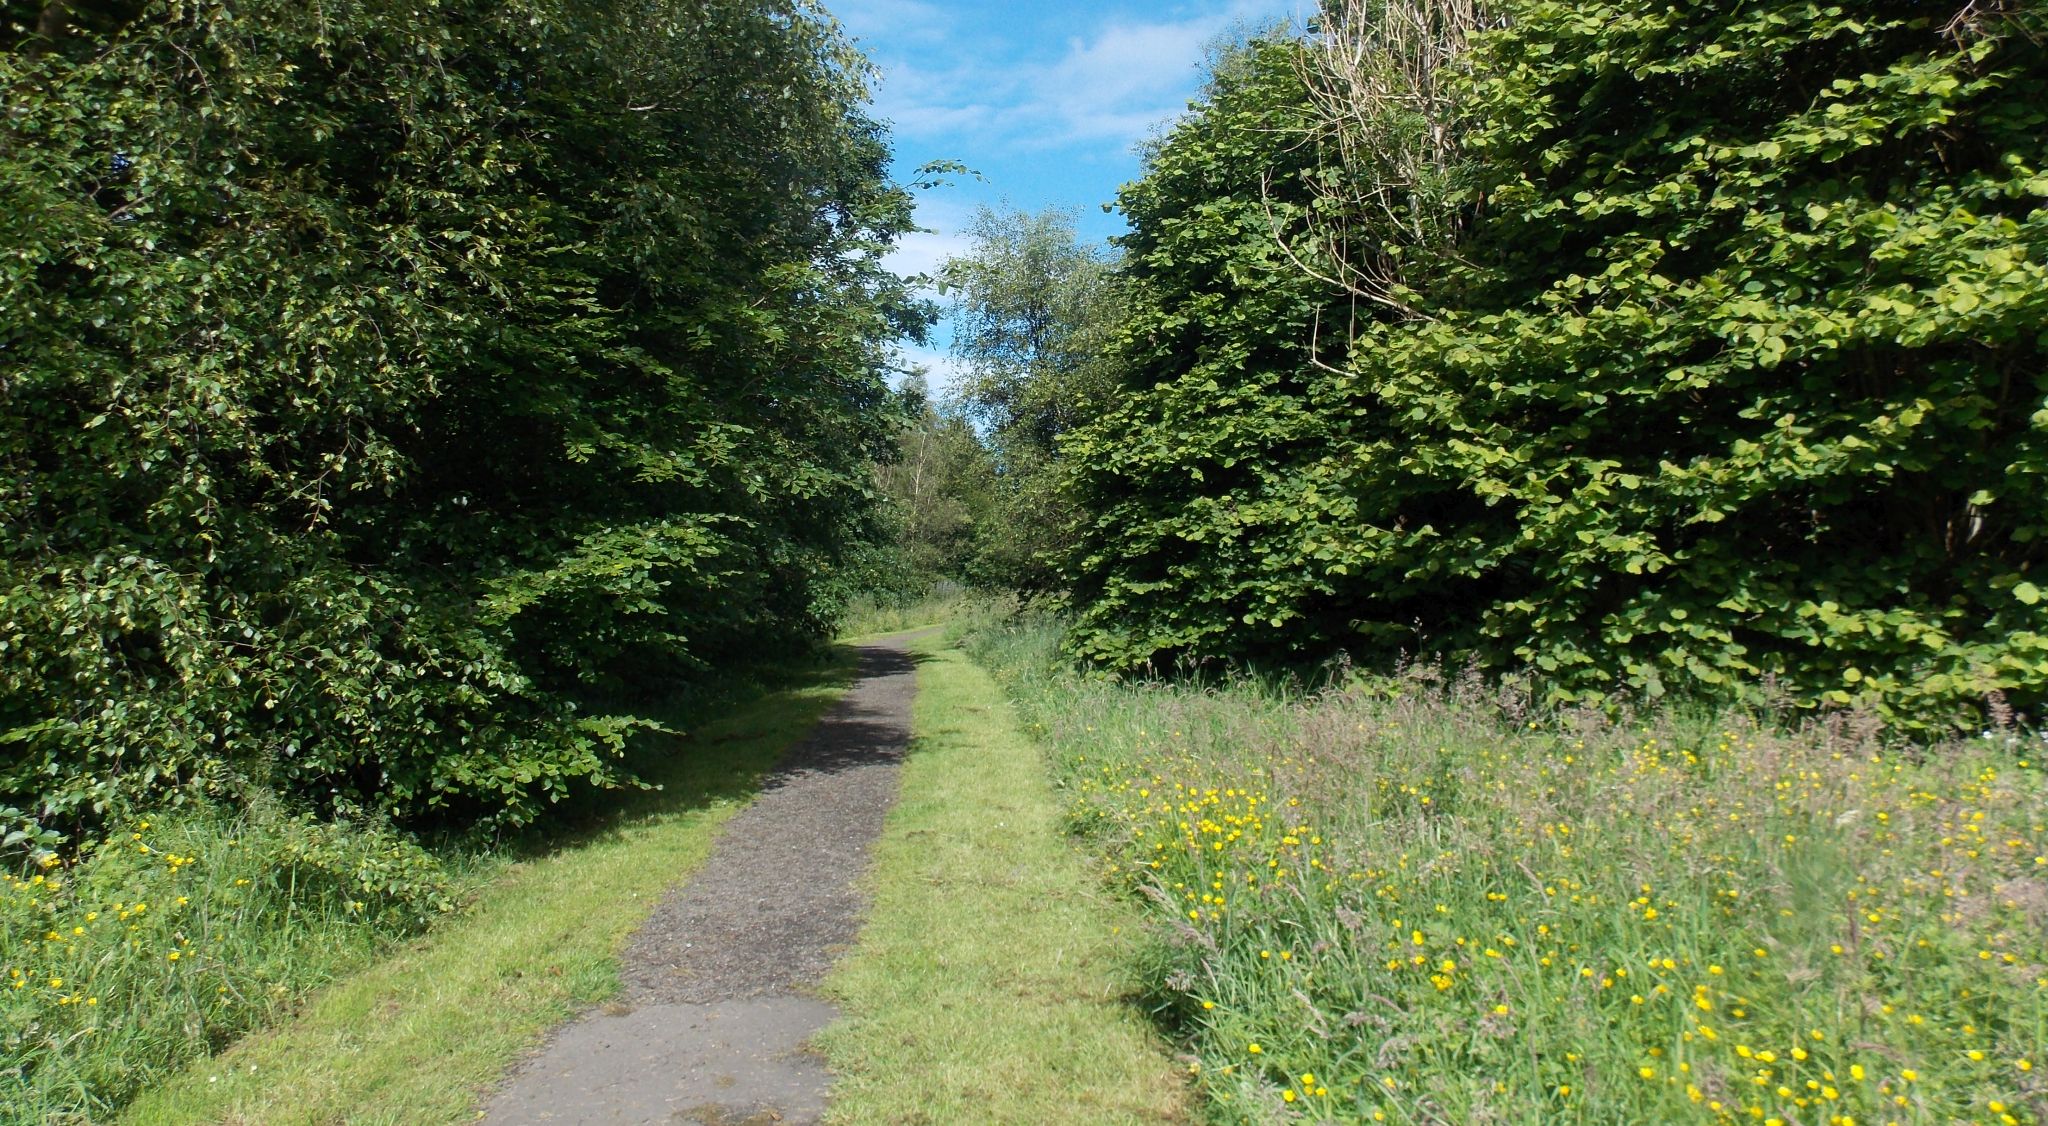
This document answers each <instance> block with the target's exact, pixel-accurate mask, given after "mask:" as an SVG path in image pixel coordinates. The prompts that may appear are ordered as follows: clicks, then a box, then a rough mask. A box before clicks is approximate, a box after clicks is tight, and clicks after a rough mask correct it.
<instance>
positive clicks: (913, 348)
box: [894, 344, 965, 399]
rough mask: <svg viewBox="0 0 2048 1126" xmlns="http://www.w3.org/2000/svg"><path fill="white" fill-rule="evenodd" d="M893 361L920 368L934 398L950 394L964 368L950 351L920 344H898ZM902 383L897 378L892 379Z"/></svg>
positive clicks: (907, 366)
mask: <svg viewBox="0 0 2048 1126" xmlns="http://www.w3.org/2000/svg"><path fill="white" fill-rule="evenodd" d="M894 362H895V363H896V365H897V366H898V367H900V368H904V369H913V368H916V369H922V370H923V371H924V378H925V383H926V386H928V387H929V388H930V390H931V395H932V397H933V398H935V399H939V398H944V397H946V396H948V395H951V394H952V393H953V392H954V391H956V390H958V389H959V387H960V383H961V379H962V376H963V374H964V372H965V368H964V367H963V366H962V365H961V363H960V361H959V360H957V359H955V358H953V355H952V354H951V353H950V352H946V351H943V350H941V349H938V348H929V347H925V346H924V345H921V344H898V345H897V346H896V354H895V357H894ZM894 382H895V383H896V385H897V386H901V385H902V380H901V379H900V378H899V379H897V380H895V381H894Z"/></svg>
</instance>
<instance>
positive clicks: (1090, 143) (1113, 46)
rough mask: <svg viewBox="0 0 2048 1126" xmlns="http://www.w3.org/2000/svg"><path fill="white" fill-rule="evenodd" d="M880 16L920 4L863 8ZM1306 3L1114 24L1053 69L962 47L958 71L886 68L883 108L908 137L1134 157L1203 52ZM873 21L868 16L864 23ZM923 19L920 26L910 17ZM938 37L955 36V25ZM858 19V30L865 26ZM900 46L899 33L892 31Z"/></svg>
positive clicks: (1174, 104)
mask: <svg viewBox="0 0 2048 1126" xmlns="http://www.w3.org/2000/svg"><path fill="white" fill-rule="evenodd" d="M862 3H863V4H865V5H872V6H873V7H874V9H875V10H877V11H879V10H880V9H882V8H892V7H895V6H898V5H901V6H902V7H903V8H904V9H906V10H909V9H925V8H927V7H928V6H927V5H924V4H922V3H920V2H919V0H862ZM1306 7H1307V4H1306V3H1305V0H1233V2H1232V3H1230V4H1228V5H1227V6H1224V7H1221V8H1216V9H1213V10H1210V11H1206V12H1203V13H1200V14H1196V15H1191V16H1187V17H1184V18H1181V19H1171V20H1153V21H1131V20H1111V21H1109V22H1106V23H1103V24H1100V25H1098V26H1096V27H1093V28H1090V29H1087V30H1086V31H1085V32H1084V33H1083V34H1080V35H1075V36H1072V37H1070V38H1069V39H1068V40H1067V42H1066V49H1065V51H1064V53H1063V54H1061V55H1060V56H1059V57H1057V58H1055V59H1052V60H1050V61H1037V62H1029V61H1002V60H998V59H996V58H993V57H991V53H990V52H989V51H988V50H987V45H986V44H981V45H979V46H980V47H981V49H979V50H977V49H976V48H977V44H976V42H975V41H973V40H972V39H971V38H969V37H964V36H963V37H959V41H958V42H957V43H954V44H952V45H954V46H956V47H957V48H958V49H956V50H952V51H948V52H947V58H948V60H949V63H948V64H945V65H940V66H938V67H932V66H918V65H913V64H911V63H908V62H905V61H902V60H886V59H885V60H883V64H882V65H883V81H882V86H881V90H880V91H879V96H878V98H877V102H876V108H877V112H878V114H879V116H881V117H883V118H886V119H888V120H889V121H891V122H893V123H894V125H895V126H896V130H897V132H898V133H899V134H902V135H905V136H916V137H926V138H940V137H948V138H950V137H957V136H963V135H965V136H971V137H974V138H975V139H977V140H979V141H983V142H988V143H995V144H1008V145H1012V146H1016V147H1020V148H1032V149H1048V148H1075V147H1097V146H1106V147H1108V148H1110V149H1112V150H1116V151H1124V150H1127V149H1128V148H1129V147H1130V146H1131V145H1133V144H1135V143H1136V142H1138V141H1140V140H1143V139H1144V138H1145V137H1146V136H1147V135H1148V134H1149V133H1151V132H1152V131H1153V130H1154V129H1155V128H1156V127H1157V126H1159V125H1160V124H1162V123H1164V122H1166V121H1168V120H1170V119H1171V118H1173V117H1174V116H1175V115H1176V114H1178V113H1179V112H1180V111H1181V110H1182V109H1183V108H1184V106H1185V104H1186V99H1187V96H1188V93H1189V91H1190V90H1191V89H1192V88H1193V86H1194V85H1195V83H1194V76H1195V72H1196V69H1197V68H1198V67H1199V66H1200V64H1201V61H1202V54H1203V48H1204V47H1206V46H1207V45H1208V44H1209V43H1210V42H1211V41H1213V40H1215V39H1217V38H1218V37H1219V36H1222V35H1224V34H1226V33H1228V32H1230V31H1232V30H1233V29H1235V28H1238V27H1241V26H1256V25H1257V24H1260V23H1265V22H1270V21H1271V20H1273V19H1274V18H1275V17H1278V16H1282V15H1285V14H1287V13H1289V12H1292V13H1295V14H1296V16H1297V17H1298V15H1299V13H1300V12H1302V11H1304V10H1305V9H1306ZM866 18H868V17H867V14H866V13H863V14H862V15H861V16H860V17H859V19H860V20H864V19H866ZM906 18H913V17H906ZM931 19H932V21H933V22H932V24H931V25H930V27H929V28H924V27H921V28H920V33H921V34H924V33H931V32H932V31H933V29H938V30H937V32H936V33H937V34H940V35H941V36H942V37H944V36H949V35H950V27H951V25H950V22H949V21H950V17H949V16H947V15H945V14H943V13H936V12H934V13H933V15H932V16H931ZM857 22H858V20H856V19H851V18H850V19H849V23H857ZM890 34H891V37H892V38H895V37H897V35H898V32H897V31H895V30H893V29H892V31H891V33H890Z"/></svg>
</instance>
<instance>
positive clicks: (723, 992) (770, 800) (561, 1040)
mask: <svg viewBox="0 0 2048 1126" xmlns="http://www.w3.org/2000/svg"><path fill="white" fill-rule="evenodd" d="M915 636H916V635H914V634H907V635H906V634H900V635H897V636H894V637H890V638H883V639H880V640H878V641H875V642H873V643H870V644H867V645H864V646H861V647H860V676H859V680H858V681H857V682H856V683H855V684H854V686H853V687H852V688H851V689H849V690H848V691H847V693H846V695H845V697H843V698H842V699H841V700H840V701H839V703H838V704H837V705H835V706H834V707H833V708H832V710H831V711H829V712H828V713H826V715H825V717H824V719H822V720H821V721H819V724H818V726H817V728H816V729H815V730H813V731H812V733H811V734H810V735H809V736H807V737H806V738H805V739H804V740H803V741H802V742H801V743H799V744H798V745H797V746H795V747H794V748H792V749H791V751H790V753H789V755H788V756H787V757H786V758H785V759H784V760H783V763H782V765H781V766H780V767H778V769H777V770H776V772H775V774H774V775H773V776H772V777H771V778H770V779H769V780H768V782H767V783H766V784H765V785H764V786H763V787H762V790H761V794H760V796H759V797H758V798H757V799H756V800H755V801H754V803H753V804H752V805H750V806H748V807H747V808H746V809H745V810H742V811H741V812H740V813H738V814H737V815H735V816H734V817H733V818H732V820H730V821H729V822H727V823H726V828H725V831H724V834H723V835H722V836H721V837H720V838H719V842H718V844H717V846H716V847H715V848H714V849H713V851H712V854H711V856H710V858H709V859H708V860H707V861H706V862H705V864H704V866H703V868H701V869H700V870H699V871H698V872H697V874H696V875H695V876H694V877H692V878H691V879H690V880H689V881H688V882H687V883H684V884H682V885H681V886H679V887H678V888H676V889H675V890H673V891H672V892H670V893H669V895H668V896H667V897H666V898H665V899H664V900H663V901H662V903H661V904H660V906H658V907H656V908H655V911H654V914H653V915H652V916H651V917H650V918H649V919H648V920H647V922H646V924H645V925H643V926H642V927H641V929H640V930H639V931H638V932H636V933H635V934H634V936H633V938H632V939H631V941H630V942H629V943H628V945H627V947H626V950H625V952H624V955H623V957H622V958H621V964H620V977H621V979H622V981H623V982H624V985H625V988H624V992H623V994H622V996H621V997H620V998H619V1000H618V1001H616V1002H614V1003H612V1004H610V1005H607V1006H605V1007H604V1008H602V1009H600V1010H597V1011H595V1012H593V1013H590V1014H588V1015H586V1016H585V1017H583V1018H582V1019H581V1020H579V1021H577V1022H575V1023H574V1024H571V1025H569V1026H567V1027H566V1028H564V1029H562V1030H560V1031H559V1032H558V1033H557V1034H556V1035H555V1036H554V1038H553V1039H552V1040H551V1041H550V1043H549V1044H548V1046H547V1047H546V1049H545V1050H543V1051H542V1052H541V1053H540V1054H539V1055H538V1056H536V1057H535V1058H533V1059H531V1060H529V1061H528V1062H527V1063H526V1065H525V1066H523V1067H522V1068H520V1070H519V1071H518V1073H517V1074H516V1075H515V1076H514V1077H513V1078H512V1080H511V1082H510V1083H509V1084H507V1086H506V1087H505V1088H504V1089H503V1090H501V1091H499V1092H498V1094H497V1095H496V1097H495V1098H493V1099H492V1100H491V1102H490V1106H489V1109H488V1111H487V1113H486V1120H487V1121H489V1122H492V1123H498V1124H500V1126H514V1124H525V1123H548V1124H551V1126H565V1124H572V1123H573V1124H582V1123H589V1124H596V1123H621V1124H627V1123H688V1122H702V1123H743V1122H744V1123H770V1122H774V1123H790V1124H801V1123H810V1122H816V1121H817V1120H818V1119H819V1118H820V1117H821V1116H822V1115H823V1113H824V1108H825V1095H826V1091H827V1089H828V1087H829V1085H830V1081H831V1077H830V1074H829V1073H828V1072H827V1071H826V1070H825V1067H824V1064H823V1063H822V1062H821V1061H820V1060H819V1059H818V1058H817V1057H816V1056H815V1055H813V1054H811V1053H810V1052H809V1051H807V1050H806V1049H805V1047H804V1042H805V1041H806V1040H808V1039H809V1038H810V1036H811V1035H813V1034H814V1033H816V1032H817V1031H818V1030H820V1029H822V1028H824V1027H825V1025H827V1024H829V1023H831V1021H832V1019H833V1017H834V1015H835V1013H834V1011H833V1009H832V1007H831V1006H830V1005H827V1004H825V1003H823V1002H821V1001H819V1000H817V999H816V998H815V997H813V996H811V995H810V991H811V989H812V987H813V986H815V985H816V984H817V983H818V982H819V981H820V980H821V979H822V978H823V977H824V976H825V973H826V971H827V970H829V969H830V968H831V965H832V962H833V960H834V958H836V957H837V956H838V954H839V952H840V951H841V950H843V949H845V948H846V947H847V946H849V945H850V944H851V943H852V942H853V941H854V939H855V937H856V936H857V935H858V934H859V931H860V922H861V915H862V912H863V910H864V907H865V904H864V902H863V900H862V896H861V894H860V889H859V886H858V885H859V880H860V877H861V875H862V874H863V873H864V872H865V871H866V870H867V864H868V852H869V849H870V848H871V847H872V846H873V844H874V842H875V840H876V838H878V837H879V836H881V833H882V820H883V818H884V817H885V816H886V815H887V813H888V811H889V807H890V805H891V804H892V803H893V802H894V801H895V799H896V782H897V780H896V774H897V766H898V763H899V762H900V761H901V759H902V756H903V752H904V748H905V746H906V745H907V744H908V742H909V739H910V706H911V701H912V699H913V698H914V697H915V695H916V690H917V683H916V675H915V663H914V662H913V660H912V658H911V656H910V654H909V651H908V648H907V646H908V643H909V641H910V640H912V639H913V638H914V637H915Z"/></svg>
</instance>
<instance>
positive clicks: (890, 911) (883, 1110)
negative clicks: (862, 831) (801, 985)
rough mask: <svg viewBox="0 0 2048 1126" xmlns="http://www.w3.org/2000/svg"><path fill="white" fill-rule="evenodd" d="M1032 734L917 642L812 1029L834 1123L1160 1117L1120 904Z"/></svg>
mask: <svg viewBox="0 0 2048 1126" xmlns="http://www.w3.org/2000/svg"><path fill="white" fill-rule="evenodd" d="M1059 816H1060V807H1059V802H1058V799H1057V797H1056V796H1055V795H1054V793H1053V791H1052V788H1051V786H1050V784H1049V782H1048V779H1047V777H1046V773H1045V769H1044V761H1043V758H1042V754H1041V752H1040V749H1039V748H1038V747H1037V746H1036V745H1034V744H1033V743H1032V742H1031V740H1030V739H1029V738H1028V737H1026V736H1025V735H1024V734H1023V733H1022V732H1021V731H1020V730H1019V729H1018V728H1017V725H1016V718H1015V715H1014V714H1013V713H1012V712H1011V710H1010V708H1009V706H1008V705H1007V704H1006V703H1005V702H1004V701H1003V699H1002V696H1001V693H1000V692H999V691H998V690H997V689H996V687H995V685H994V683H993V682H992V681H990V680H989V678H988V676H987V674H986V673H984V672H983V671H982V670H980V669H979V668H977V667H975V666H974V665H972V664H971V663H969V662H968V661H967V660H966V659H965V657H964V656H963V655H962V654H961V653H959V652H958V651H957V650H949V649H944V648H941V647H940V646H939V645H938V644H937V643H936V641H933V642H928V643H926V645H925V646H924V652H923V654H922V663H921V664H920V666H919V669H918V698H917V706H916V716H915V737H914V741H913V743H912V745H911V751H910V755H909V758H908V760H907V761H906V763H905V765H904V768H903V783H902V797H901V799H900V800H899V802H898V804H897V806H896V808H895V810H894V811H893V812H892V813H891V814H890V816H889V821H888V825H887V828H886V831H885V833H884V836H883V838H882V840H881V842H880V843H879V844H878V845H877V847H876V852H875V868H874V874H873V877H872V878H873V894H874V900H873V906H872V909H871V912H870V916H869V919H868V922H867V925H866V927H865V929H864V930H863V931H862V934H861V939H860V944H859V946H858V947H857V948H856V949H855V951H854V952H853V954H852V955H851V956H850V957H849V958H848V959H847V960H846V961H845V962H844V963H842V965H841V966H840V968H839V969H838V970H837V971H835V973H834V974H833V975H832V977H831V979H830V980H829V982H828V983H827V990H828V992H829V993H830V994H832V995H833V996H834V997H835V998H837V999H838V1000H839V1002H840V1003H841V1004H842V1006H843V1008H844V1009H845V1011H846V1012H847V1014H848V1016H847V1019H846V1020H845V1022H843V1023H842V1024H839V1025H837V1026H835V1027H834V1028H832V1029H831V1030H829V1031H828V1032H827V1033H826V1034H825V1035H824V1036H823V1037H822V1038H821V1039H822V1046H823V1049H824V1051H825V1053H826V1055H827V1056H828V1058H829V1059H830V1060H831V1061H832V1064H833V1067H834V1069H835V1070H836V1071H837V1072H838V1080H837V1085H836V1086H835V1088H834V1093H833V1119H834V1121H839V1122H846V1123H884V1122H886V1123H958V1122H975V1123H1018V1124H1037V1123H1046V1122H1088V1123H1118V1122H1124V1123H1129V1122H1159V1121H1170V1120H1173V1119H1175V1118H1176V1117H1178V1114H1179V1107H1180V1101H1181V1098H1182V1095H1183V1090H1184V1088H1183V1083H1182V1077H1181V1076H1180V1075H1179V1074H1177V1072H1178V1071H1179V1069H1178V1068H1177V1067H1176V1065H1174V1064H1173V1063H1172V1062H1171V1061H1170V1060H1168V1059H1167V1057H1166V1056H1165V1055H1164V1054H1163V1052H1162V1050H1161V1045H1160V1043H1159V1042H1158V1040H1157V1039H1156V1037H1155V1036H1154V1035H1153V1033H1152V1032H1151V1030H1150V1029H1149V1028H1148V1027H1147V1026H1146V1024H1145V1022H1144V1020H1143V1019H1142V1017H1141V1016H1140V1015H1138V1014H1137V1013H1136V1012H1135V1011H1134V1010H1133V1009H1132V1008H1130V1007H1129V1006H1128V1005H1126V1004H1124V1003H1123V1002H1122V1000H1121V998H1122V996H1123V994H1124V992H1125V990H1126V989H1127V988H1129V987H1130V986H1131V985H1132V984H1133V983H1132V982H1131V980H1130V978H1129V976H1128V975H1127V973H1125V972H1124V969H1123V967H1125V966H1126V965H1127V964H1128V958H1127V955H1128V952H1129V951H1128V947H1127V943H1128V926H1129V924H1130V923H1131V922H1132V921H1133V913H1132V912H1131V910H1130V908H1129V907H1128V905H1124V904H1120V903H1118V902H1117V901H1116V900H1115V899H1114V898H1113V897H1109V896H1106V895H1105V894H1104V893H1103V892H1102V890H1101V888H1100V885H1099V881H1098V880H1097V879H1096V878H1095V877H1094V874H1093V873H1092V872H1090V871H1089V870H1088V869H1087V868H1086V866H1085V865H1084V863H1083V860H1082V858H1081V857H1080V856H1078V855H1077V854H1076V853H1075V852H1074V851H1073V850H1072V849H1071V848H1069V847H1068V844H1067V842H1066V841H1065V839H1064V837H1063V836H1062V834H1061V833H1060V831H1059Z"/></svg>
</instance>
